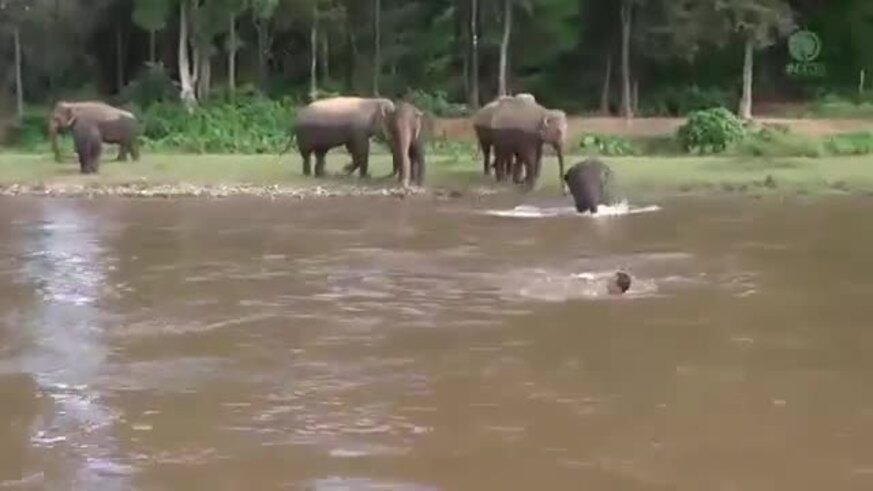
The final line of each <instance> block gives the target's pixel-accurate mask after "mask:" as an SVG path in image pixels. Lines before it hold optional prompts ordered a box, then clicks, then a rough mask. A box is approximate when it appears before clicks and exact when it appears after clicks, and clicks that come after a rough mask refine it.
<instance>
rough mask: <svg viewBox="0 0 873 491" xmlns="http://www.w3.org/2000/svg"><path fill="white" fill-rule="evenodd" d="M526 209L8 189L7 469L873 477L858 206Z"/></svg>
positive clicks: (214, 480) (773, 484)
mask: <svg viewBox="0 0 873 491" xmlns="http://www.w3.org/2000/svg"><path fill="white" fill-rule="evenodd" d="M517 204H518V203H515V202H506V200H505V199H502V198H494V199H490V200H485V201H481V202H476V203H471V202H470V201H467V200H447V201H436V200H433V201H432V200H427V199H425V200H422V199H413V200H397V199H390V198H386V199H372V198H366V199H330V200H319V201H291V200H288V201H285V200H277V201H265V200H255V199H230V200H223V201H205V200H203V201H201V200H179V201H141V200H123V199H117V200H116V199H98V200H93V201H88V200H73V199H70V200H54V199H29V198H16V199H9V200H0V236H2V237H3V238H4V239H3V240H2V241H0V397H2V404H0V488H2V487H4V486H6V487H11V488H13V489H15V488H23V489H31V488H33V489H41V488H48V489H98V490H100V489H240V488H248V489H277V488H279V489H283V488H284V489H316V490H335V489H408V490H443V489H445V490H449V489H451V490H456V489H471V490H472V489H583V488H584V489H618V490H625V489H643V490H650V489H651V490H654V489H688V490H697V489H719V490H733V489H737V490H758V489H760V490H772V489H871V487H873V383H871V382H873V380H871V379H873V371H871V368H873V357H871V356H870V353H871V350H873V335H871V333H870V319H871V318H873V302H871V301H870V299H871V294H873V280H871V276H870V272H871V270H870V266H869V264H870V261H869V257H870V251H873V230H871V226H870V220H869V216H870V214H871V212H873V200H871V199H869V198H822V199H818V200H815V201H814V200H809V201H801V200H795V201H788V202H781V201H776V200H771V201H748V202H745V201H739V200H728V199H724V200H715V199H690V198H689V199H674V200H666V201H663V202H659V203H640V204H637V205H636V206H637V208H633V207H629V208H628V210H627V211H628V212H630V211H633V210H634V209H637V210H639V209H643V210H645V211H646V212H643V213H629V214H627V213H611V214H608V215H610V216H603V217H597V218H592V217H580V216H575V215H574V214H572V213H563V212H553V211H554V210H555V209H556V208H555V206H564V207H565V206H566V203H563V204H560V205H555V204H554V203H546V204H543V203H539V204H538V203H527V204H526V206H528V208H522V209H521V210H520V211H521V212H522V213H520V214H519V213H518V212H519V210H518V209H516V208H515V206H516V205H517ZM651 205H657V206H658V207H657V208H646V207H648V206H651ZM532 206H534V208H531V207H532ZM513 210H514V211H513ZM549 210H552V211H549ZM495 211H498V212H500V213H496V214H495V213H493V212H495ZM495 215H498V216H495ZM519 215H523V218H525V219H518V218H519ZM619 268H621V269H625V270H627V271H629V272H630V273H632V274H633V275H634V278H635V282H634V286H633V287H632V289H631V291H630V292H629V293H628V294H627V295H625V296H623V297H614V296H610V295H608V294H607V293H606V288H605V284H604V282H605V279H606V277H607V276H608V275H610V274H612V273H613V272H614V271H615V270H616V269H619Z"/></svg>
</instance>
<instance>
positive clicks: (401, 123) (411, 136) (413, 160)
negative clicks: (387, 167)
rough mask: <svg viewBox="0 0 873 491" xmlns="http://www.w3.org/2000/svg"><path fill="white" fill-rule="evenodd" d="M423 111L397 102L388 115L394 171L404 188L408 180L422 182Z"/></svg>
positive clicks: (406, 186) (418, 183) (416, 183)
mask: <svg viewBox="0 0 873 491" xmlns="http://www.w3.org/2000/svg"><path fill="white" fill-rule="evenodd" d="M423 118H424V113H423V112H422V111H421V110H419V109H418V108H417V107H415V106H413V105H412V104H410V103H408V102H398V103H397V104H395V109H394V111H393V112H391V113H390V115H389V116H388V122H387V124H388V131H389V133H390V134H391V150H392V154H393V157H394V159H393V160H394V172H393V173H392V175H398V174H399V178H400V181H401V182H402V183H403V187H404V188H408V187H409V184H410V181H411V182H413V183H415V185H416V186H421V185H422V183H423V182H424V144H423V142H422V125H423Z"/></svg>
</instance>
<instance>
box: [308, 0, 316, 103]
mask: <svg viewBox="0 0 873 491" xmlns="http://www.w3.org/2000/svg"><path fill="white" fill-rule="evenodd" d="M317 97H318V8H317V7H314V8H313V12H312V27H311V28H310V29H309V100H310V101H314V100H315V99H316V98H317Z"/></svg>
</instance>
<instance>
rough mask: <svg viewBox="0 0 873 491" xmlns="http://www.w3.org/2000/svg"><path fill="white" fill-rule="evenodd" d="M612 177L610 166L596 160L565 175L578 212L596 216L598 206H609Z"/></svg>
mask: <svg viewBox="0 0 873 491" xmlns="http://www.w3.org/2000/svg"><path fill="white" fill-rule="evenodd" d="M612 175H613V174H612V169H610V168H609V166H608V165H606V164H604V163H603V162H601V161H600V160H598V159H594V158H592V159H587V160H585V161H583V162H579V163H577V164H575V165H573V166H572V167H570V169H569V170H567V173H566V174H565V175H564V181H565V182H566V184H567V187H569V188H570V193H571V194H572V195H573V201H574V202H575V204H576V211H578V212H579V213H585V212H586V211H587V212H590V213H592V214H594V213H597V208H598V206H600V205H605V204H609V203H610V202H611V201H612V197H611V196H610V193H609V189H610V186H611V182H612Z"/></svg>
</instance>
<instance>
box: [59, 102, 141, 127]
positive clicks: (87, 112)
mask: <svg viewBox="0 0 873 491" xmlns="http://www.w3.org/2000/svg"><path fill="white" fill-rule="evenodd" d="M64 109H69V110H71V111H72V114H73V116H75V117H76V118H85V119H88V120H90V121H95V122H105V121H114V120H118V119H122V118H126V119H133V120H136V116H134V114H133V113H131V112H130V111H125V110H124V109H119V108H117V107H113V106H110V105H109V104H106V103H104V102H99V101H82V102H63V101H62V102H59V103H58V104H56V105H55V113H59V112H60V111H63V110H64Z"/></svg>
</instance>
